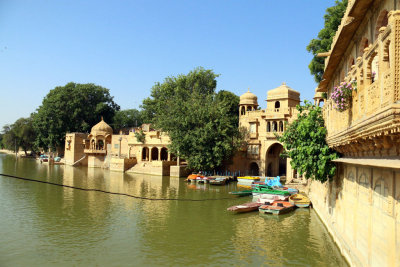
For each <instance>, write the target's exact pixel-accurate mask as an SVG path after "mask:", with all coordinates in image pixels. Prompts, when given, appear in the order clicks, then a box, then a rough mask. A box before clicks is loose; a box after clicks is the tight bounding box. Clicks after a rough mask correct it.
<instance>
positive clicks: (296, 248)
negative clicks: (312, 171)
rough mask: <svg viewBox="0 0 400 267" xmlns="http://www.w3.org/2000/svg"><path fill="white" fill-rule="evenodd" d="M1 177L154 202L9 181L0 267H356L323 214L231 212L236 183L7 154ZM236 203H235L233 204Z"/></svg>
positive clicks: (0, 185)
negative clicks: (210, 182)
mask: <svg viewBox="0 0 400 267" xmlns="http://www.w3.org/2000/svg"><path fill="white" fill-rule="evenodd" d="M0 173H3V174H11V175H16V176H21V177H27V178H33V179H38V180H43V181H50V182H54V183H62V184H66V185H73V186H76V187H82V188H97V189H102V190H107V191H112V192H120V193H127V194H130V195H135V196H143V197H150V198H179V199H219V200H205V201H196V202H194V201H176V200H173V201H149V200H140V199H135V198H131V197H126V196H118V195H110V194H105V193H99V192H88V191H82V190H76V189H71V188H66V187H58V186H54V185H49V184H43V183H37V182H29V181H23V180H18V179H13V178H9V177H4V176H0V266H2V267H3V266H347V263H346V261H345V260H344V258H343V257H342V256H341V254H340V252H339V250H338V248H337V247H336V245H335V243H334V242H333V240H332V238H331V236H330V235H329V233H328V231H327V230H326V229H325V227H324V225H323V224H322V222H321V220H320V219H319V217H318V215H317V214H316V213H315V212H314V211H313V210H309V209H297V210H296V211H295V212H292V213H290V214H286V215H280V216H274V215H260V214H259V213H258V212H252V213H246V214H231V213H229V212H227V211H226V208H228V207H230V206H232V205H237V204H241V203H244V202H248V201H250V200H251V198H250V197H244V198H234V197H232V196H231V195H229V194H228V192H230V191H234V190H236V189H237V188H236V183H231V184H229V185H227V186H210V185H208V184H206V185H190V184H189V185H188V184H186V183H185V182H184V181H183V179H178V178H170V177H159V176H149V175H138V174H126V173H125V174H123V173H118V172H110V171H108V170H102V169H87V168H84V167H70V166H48V165H46V164H39V163H38V162H37V161H36V160H34V159H18V160H15V157H14V156H13V155H6V154H0ZM226 198H229V199H226Z"/></svg>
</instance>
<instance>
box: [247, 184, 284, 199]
mask: <svg viewBox="0 0 400 267" xmlns="http://www.w3.org/2000/svg"><path fill="white" fill-rule="evenodd" d="M259 194H270V195H279V196H285V197H288V196H290V195H291V194H290V193H289V192H288V191H286V190H277V189H274V188H272V187H271V186H266V185H256V186H255V187H254V188H253V196H254V195H259Z"/></svg>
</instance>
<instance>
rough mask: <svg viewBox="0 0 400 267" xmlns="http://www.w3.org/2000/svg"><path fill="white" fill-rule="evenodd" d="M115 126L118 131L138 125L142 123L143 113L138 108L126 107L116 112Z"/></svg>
mask: <svg viewBox="0 0 400 267" xmlns="http://www.w3.org/2000/svg"><path fill="white" fill-rule="evenodd" d="M113 121H114V122H113V124H112V125H113V128H114V130H115V131H118V130H120V129H122V128H128V127H137V126H140V125H142V123H143V120H142V114H141V112H140V111H139V110H137V109H125V110H119V111H117V112H115V115H114V119H113Z"/></svg>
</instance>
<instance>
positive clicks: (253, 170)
mask: <svg viewBox="0 0 400 267" xmlns="http://www.w3.org/2000/svg"><path fill="white" fill-rule="evenodd" d="M249 170H250V175H251V176H259V175H260V168H259V167H258V164H257V163H255V162H252V163H250V167H249Z"/></svg>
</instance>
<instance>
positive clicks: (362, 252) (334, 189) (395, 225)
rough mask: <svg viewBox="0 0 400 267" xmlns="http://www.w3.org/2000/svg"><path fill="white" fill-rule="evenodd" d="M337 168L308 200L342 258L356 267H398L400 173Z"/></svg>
mask: <svg viewBox="0 0 400 267" xmlns="http://www.w3.org/2000/svg"><path fill="white" fill-rule="evenodd" d="M338 167H339V169H338V175H337V177H335V179H334V180H333V181H331V182H326V183H320V182H317V181H311V182H310V185H309V187H308V195H309V196H310V199H311V201H312V203H313V207H314V209H315V210H316V211H317V213H318V214H319V216H320V217H321V219H322V220H323V221H324V223H325V225H326V226H327V228H328V229H329V231H330V233H331V234H332V236H333V238H334V239H335V241H336V242H337V244H338V245H339V248H340V249H341V251H342V254H343V255H344V256H345V257H346V258H347V259H348V261H349V262H350V264H351V265H354V266H382V267H383V266H400V169H390V168H377V167H368V166H361V165H353V164H347V163H340V164H339V166H338Z"/></svg>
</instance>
